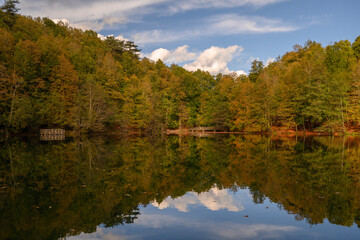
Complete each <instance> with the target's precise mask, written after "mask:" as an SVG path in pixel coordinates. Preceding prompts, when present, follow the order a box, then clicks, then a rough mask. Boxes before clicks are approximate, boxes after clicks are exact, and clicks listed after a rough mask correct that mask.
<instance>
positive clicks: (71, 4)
mask: <svg viewBox="0 0 360 240" xmlns="http://www.w3.org/2000/svg"><path fill="white" fill-rule="evenodd" d="M283 1H285V0H178V1H171V0H63V1H56V0H22V1H21V13H22V14H25V15H32V16H35V17H37V16H40V17H49V18H51V19H67V21H69V22H70V23H71V25H72V26H74V27H79V28H82V29H92V30H95V31H100V30H102V29H104V28H105V27H106V26H113V25H116V24H127V23H129V22H138V21H141V19H142V18H143V17H144V16H147V15H150V14H153V15H154V16H161V15H164V14H167V15H173V14H176V13H178V12H185V11H191V10H195V9H207V8H233V7H241V6H253V7H255V8H257V7H263V6H266V5H269V4H274V3H278V2H283ZM154 31H155V30H154Z"/></svg>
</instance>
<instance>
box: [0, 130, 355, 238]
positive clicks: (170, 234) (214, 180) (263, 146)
mask: <svg viewBox="0 0 360 240" xmlns="http://www.w3.org/2000/svg"><path fill="white" fill-rule="evenodd" d="M0 157H1V162H0V221H1V222H0V239H72V240H75V239H105V240H115V239H360V229H359V227H360V138H356V137H307V138H305V137H284V136H271V137H269V136H264V135H245V136H243V135H207V136H186V137H184V136H183V137H179V136H175V135H174V136H159V137H151V138H149V137H127V138H120V137H119V138H116V137H93V138H80V139H66V140H65V141H39V140H37V139H33V138H29V139H15V140H11V141H9V142H1V143H0Z"/></svg>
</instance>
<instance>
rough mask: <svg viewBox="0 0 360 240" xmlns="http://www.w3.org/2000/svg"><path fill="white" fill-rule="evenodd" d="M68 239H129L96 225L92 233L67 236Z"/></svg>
mask: <svg viewBox="0 0 360 240" xmlns="http://www.w3.org/2000/svg"><path fill="white" fill-rule="evenodd" d="M67 239H69V240H84V239H86V240H100V239H101V240H125V239H130V238H128V237H126V236H122V235H119V234H114V233H111V232H110V229H103V228H101V227H98V228H97V229H96V231H95V232H93V233H82V234H80V235H78V236H74V237H69V238H67Z"/></svg>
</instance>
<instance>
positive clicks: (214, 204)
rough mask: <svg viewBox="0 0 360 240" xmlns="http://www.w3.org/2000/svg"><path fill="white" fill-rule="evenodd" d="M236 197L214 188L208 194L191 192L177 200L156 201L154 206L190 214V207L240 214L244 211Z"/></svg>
mask: <svg viewBox="0 0 360 240" xmlns="http://www.w3.org/2000/svg"><path fill="white" fill-rule="evenodd" d="M235 196H236V195H231V193H230V192H229V191H228V190H226V189H219V188H217V187H213V188H212V189H210V190H209V191H208V192H203V193H200V194H199V193H196V192H189V193H187V194H186V195H184V196H182V197H179V198H175V199H173V198H171V197H168V198H166V199H165V200H164V201H162V202H161V203H157V202H156V201H154V202H153V203H152V205H153V206H154V207H157V208H159V209H165V208H169V207H173V208H176V209H177V210H179V211H181V212H188V211H189V205H202V206H205V207H206V208H208V209H210V210H212V211H217V210H220V209H227V210H228V211H230V212H239V211H242V210H244V207H243V206H242V205H241V202H240V199H235Z"/></svg>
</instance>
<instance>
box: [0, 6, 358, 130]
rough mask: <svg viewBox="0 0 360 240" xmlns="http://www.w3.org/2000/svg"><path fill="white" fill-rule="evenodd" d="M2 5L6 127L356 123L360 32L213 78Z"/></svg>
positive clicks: (0, 104) (0, 101)
mask: <svg viewBox="0 0 360 240" xmlns="http://www.w3.org/2000/svg"><path fill="white" fill-rule="evenodd" d="M10 8H11V7H10ZM2 9H3V11H0V80H1V81H0V84H1V86H0V127H1V128H2V129H7V130H6V131H9V132H24V131H25V132H26V131H27V132H33V131H35V132H37V131H38V129H39V128H41V127H62V128H66V129H73V130H76V131H105V130H118V131H120V130H141V131H147V132H154V131H160V130H164V129H182V128H186V127H192V126H217V127H223V128H226V129H228V130H237V131H270V130H271V129H273V128H274V127H283V128H287V129H293V130H309V129H316V130H320V131H327V132H331V131H346V129H349V128H351V129H353V128H356V127H358V126H359V125H360V102H359V101H360V97H359V96H360V95H359V94H360V88H359V87H360V61H359V59H360V37H358V38H357V39H356V41H355V42H354V43H352V44H351V43H350V42H349V41H340V42H336V43H334V44H333V45H329V46H327V47H325V48H324V47H322V46H321V45H320V44H319V43H316V42H312V41H308V42H307V43H306V44H305V45H304V46H298V45H296V46H295V47H294V50H293V51H291V52H288V53H286V54H285V55H284V56H282V57H279V58H278V59H277V60H276V61H275V62H274V63H272V64H270V65H269V66H267V67H264V66H263V64H262V62H260V61H254V62H253V64H252V68H251V71H250V74H249V76H245V75H242V76H240V77H238V76H235V75H221V74H219V75H218V76H216V77H214V76H211V75H210V74H209V73H207V72H203V71H200V70H198V71H196V72H189V71H186V70H185V69H184V68H182V67H180V66H177V65H172V66H170V67H168V66H166V65H165V64H164V63H163V62H161V61H160V60H159V61H157V62H153V61H151V60H149V59H147V58H143V59H140V58H139V52H140V50H139V49H138V47H137V46H136V45H135V44H134V43H133V42H131V41H123V40H118V39H116V38H114V37H111V36H110V37H107V38H106V39H104V40H101V39H100V38H99V37H98V36H97V33H95V32H94V31H85V32H84V31H82V30H79V29H75V28H72V27H69V26H68V25H66V24H64V23H62V22H59V23H57V24H55V23H54V22H53V21H52V20H50V19H48V18H43V19H41V18H35V19H33V18H31V17H25V16H21V15H18V14H16V10H17V9H12V11H8V10H9V7H8V8H7V9H6V7H5V6H3V8H2Z"/></svg>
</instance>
